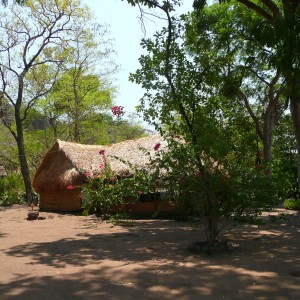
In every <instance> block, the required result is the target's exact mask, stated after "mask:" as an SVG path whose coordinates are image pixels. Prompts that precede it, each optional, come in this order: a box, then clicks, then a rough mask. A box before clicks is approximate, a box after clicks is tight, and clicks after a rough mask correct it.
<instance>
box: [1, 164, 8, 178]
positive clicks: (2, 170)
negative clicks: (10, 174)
mask: <svg viewBox="0 0 300 300" xmlns="http://www.w3.org/2000/svg"><path fill="white" fill-rule="evenodd" d="M4 176H7V173H6V171H5V168H4V167H3V166H0V177H4Z"/></svg>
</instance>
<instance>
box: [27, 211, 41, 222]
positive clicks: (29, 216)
mask: <svg viewBox="0 0 300 300" xmlns="http://www.w3.org/2000/svg"><path fill="white" fill-rule="evenodd" d="M38 217H39V212H38V211H36V210H32V211H29V212H28V214H27V220H29V221H30V220H36V219H37V218H38Z"/></svg>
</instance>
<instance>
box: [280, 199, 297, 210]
mask: <svg viewBox="0 0 300 300" xmlns="http://www.w3.org/2000/svg"><path fill="white" fill-rule="evenodd" d="M283 206H284V208H286V209H295V210H297V209H300V199H286V200H284V202H283Z"/></svg>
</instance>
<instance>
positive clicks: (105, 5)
mask: <svg viewBox="0 0 300 300" xmlns="http://www.w3.org/2000/svg"><path fill="white" fill-rule="evenodd" d="M82 2H83V3H84V4H87V5H88V6H89V7H90V8H91V9H92V11H93V12H94V14H95V17H96V19H97V21H98V22H99V23H101V24H103V23H104V24H108V25H109V27H110V37H111V38H112V39H113V40H114V48H115V50H116V52H117V64H118V65H120V67H121V71H120V72H118V73H117V74H116V76H115V78H116V82H115V85H116V86H117V88H118V93H117V95H116V98H115V99H114V104H115V105H122V106H124V110H125V111H126V113H127V114H126V115H128V114H129V113H133V112H135V107H136V106H137V105H138V104H139V99H140V98H141V97H142V96H143V94H144V92H145V91H144V90H143V89H142V88H141V87H140V86H139V85H136V84H135V83H131V82H129V80H128V77H129V74H130V72H132V73H134V72H135V71H136V70H137V69H138V68H139V62H138V58H139V57H140V56H141V54H142V53H143V50H142V48H141V46H140V41H141V39H142V38H143V37H144V33H143V31H142V29H141V25H140V22H139V18H138V17H139V9H138V7H133V6H131V5H130V4H128V3H127V1H126V0H124V1H121V0H82ZM183 2H184V3H183V5H182V6H181V7H180V9H179V10H178V11H176V14H181V13H185V12H187V11H190V10H191V9H192V5H193V0H183ZM166 24H167V23H166V22H161V21H158V20H156V21H155V22H154V21H153V22H150V21H148V22H147V23H146V37H151V36H152V35H153V34H154V33H155V32H156V31H158V30H160V28H161V27H162V26H164V25H166ZM126 115H125V116H126Z"/></svg>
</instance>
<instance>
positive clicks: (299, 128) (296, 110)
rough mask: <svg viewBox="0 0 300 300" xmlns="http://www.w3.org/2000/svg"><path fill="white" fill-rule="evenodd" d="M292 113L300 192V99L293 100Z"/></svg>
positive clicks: (291, 103) (291, 104)
mask: <svg viewBox="0 0 300 300" xmlns="http://www.w3.org/2000/svg"><path fill="white" fill-rule="evenodd" d="M290 111H291V117H292V121H293V126H294V132H295V138H296V144H297V158H298V164H297V166H298V178H297V181H298V189H299V191H300V99H299V100H298V101H297V99H291V101H290Z"/></svg>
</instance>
